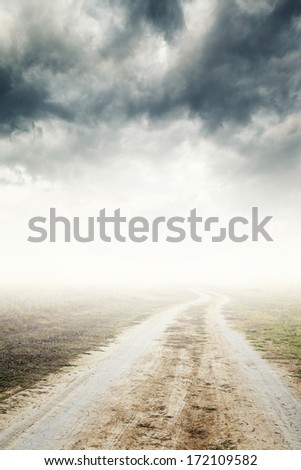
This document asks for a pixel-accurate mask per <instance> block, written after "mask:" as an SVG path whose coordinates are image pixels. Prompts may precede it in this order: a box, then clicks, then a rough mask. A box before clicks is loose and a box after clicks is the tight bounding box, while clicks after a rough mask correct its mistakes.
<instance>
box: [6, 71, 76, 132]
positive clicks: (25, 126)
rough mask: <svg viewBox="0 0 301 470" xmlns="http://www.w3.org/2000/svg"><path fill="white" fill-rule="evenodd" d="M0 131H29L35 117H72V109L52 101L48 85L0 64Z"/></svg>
mask: <svg viewBox="0 0 301 470" xmlns="http://www.w3.org/2000/svg"><path fill="white" fill-rule="evenodd" d="M0 103H1V106H0V135H8V134H10V133H12V132H13V131H28V130H29V129H30V128H31V127H32V125H33V123H34V121H35V120H37V119H45V118H47V117H51V116H56V117H58V118H61V119H64V120H66V119H71V117H72V114H71V110H68V109H65V108H64V106H62V105H60V104H59V103H55V102H53V101H52V98H51V96H50V93H49V91H48V90H47V86H46V85H45V84H42V83H38V81H35V82H33V81H31V80H27V79H26V77H25V76H24V70H17V69H16V68H14V67H13V66H8V65H6V66H0Z"/></svg>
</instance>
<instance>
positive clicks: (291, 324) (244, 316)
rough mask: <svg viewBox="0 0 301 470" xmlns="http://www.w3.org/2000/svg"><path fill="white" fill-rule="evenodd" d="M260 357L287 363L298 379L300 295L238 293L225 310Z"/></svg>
mask: <svg viewBox="0 0 301 470" xmlns="http://www.w3.org/2000/svg"><path fill="white" fill-rule="evenodd" d="M226 315H227V317H228V319H229V320H230V321H231V322H232V323H233V324H234V326H235V327H237V328H239V329H240V330H241V331H243V332H244V333H245V334H246V336H247V338H248V339H249V340H250V341H251V343H252V344H253V345H254V347H255V348H256V349H258V350H260V351H261V352H262V353H263V356H264V357H266V358H267V359H270V360H272V361H274V362H279V363H284V364H287V365H288V366H289V367H290V368H291V370H292V371H293V375H295V376H296V377H300V378H301V296H300V295H297V294H295V293H281V294H280V293H264V292H256V293H252V294H251V293H247V292H246V293H240V294H236V295H233V296H232V301H231V302H230V303H229V305H228V307H227V309H226Z"/></svg>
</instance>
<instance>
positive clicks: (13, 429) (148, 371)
mask: <svg viewBox="0 0 301 470" xmlns="http://www.w3.org/2000/svg"><path fill="white" fill-rule="evenodd" d="M225 302H226V299H225V298H222V297H220V296H218V295H216V294H208V293H207V294H202V295H201V297H200V298H198V300H196V301H192V302H189V303H186V304H183V305H180V306H178V307H177V308H173V309H170V310H167V311H165V312H162V313H161V314H159V315H155V316H153V317H151V318H149V319H148V320H146V321H145V322H143V323H141V324H139V325H136V326H134V327H131V328H129V329H128V330H126V331H125V332H124V333H123V334H122V335H120V337H119V338H118V340H117V341H116V342H114V343H112V344H111V345H110V346H109V347H108V348H107V349H106V350H105V351H104V352H95V353H92V354H91V355H90V356H86V357H85V358H82V359H81V360H80V361H79V364H78V366H77V367H76V368H74V370H72V371H71V372H70V373H69V374H66V373H65V374H60V375H58V376H57V377H56V379H55V382H54V383H53V384H52V387H51V388H50V387H49V385H48V386H45V387H42V388H40V389H37V391H36V392H33V393H29V394H28V396H25V397H24V400H23V403H21V405H20V407H19V408H15V409H14V410H13V412H12V413H11V414H8V415H7V416H6V418H5V420H3V429H2V431H1V437H0V447H1V448H2V449H68V448H69V449H70V448H77V449H93V448H94V449H95V448H98V449H99V448H103V449H112V448H123V449H125V448H128V449H147V448H148V449H202V448H212V449H246V448H249V449H291V448H293V449H301V404H300V401H299V399H298V398H297V397H296V396H294V395H293V392H292V391H290V390H289V389H288V387H287V385H286V384H285V383H284V381H283V380H282V379H281V378H280V376H279V375H278V374H277V371H275V370H273V369H272V368H271V366H270V365H269V364H267V363H266V362H265V361H264V360H263V359H261V357H260V356H259V354H258V353H257V352H255V351H254V350H253V349H252V348H251V347H250V345H249V344H248V342H247V341H246V340H245V338H244V337H243V336H242V335H241V334H240V333H238V332H236V331H234V330H233V329H232V328H231V327H230V326H229V325H228V324H227V322H226V321H225V320H224V318H223V315H222V310H223V306H224V304H225ZM50 382H51V381H50ZM50 382H49V383H50Z"/></svg>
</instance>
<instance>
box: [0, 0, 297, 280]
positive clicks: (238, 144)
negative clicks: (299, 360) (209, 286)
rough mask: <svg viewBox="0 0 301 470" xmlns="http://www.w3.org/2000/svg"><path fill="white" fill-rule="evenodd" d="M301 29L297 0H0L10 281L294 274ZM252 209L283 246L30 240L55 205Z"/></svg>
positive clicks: (0, 235)
mask: <svg viewBox="0 0 301 470" xmlns="http://www.w3.org/2000/svg"><path fill="white" fill-rule="evenodd" d="M300 36H301V2H300V1H296V0H279V1H276V0H227V1H223V0H216V1H215V0H182V1H181V0H144V1H141V0H127V1H121V0H85V1H83V0H51V1H48V0H47V1H46V0H39V1H38V0H22V2H20V1H19V0H11V1H10V2H7V1H4V0H0V224H1V227H0V228H1V232H0V240H1V248H0V255H1V259H2V262H1V270H0V278H1V279H2V281H13V280H16V281H24V280H26V281H35V282H36V281H40V280H44V281H47V280H49V279H54V278H57V279H58V280H59V282H63V281H64V282H67V281H69V280H70V281H72V280H74V281H79V282H82V281H87V280H88V281H89V282H90V281H91V282H92V280H93V281H95V282H103V281H104V280H113V281H117V280H118V282H122V281H125V280H127V281H128V280H129V279H131V280H132V281H133V282H137V281H138V280H141V279H144V278H145V279H149V280H157V281H159V282H161V281H164V280H180V281H181V280H182V279H185V280H188V281H190V280H193V281H195V282H201V283H202V282H208V283H229V282H232V281H233V282H237V281H239V282H242V283H244V284H246V285H251V284H252V285H253V284H254V285H255V284H258V283H262V282H265V283H271V284H273V283H278V284H279V283H280V284H295V283H298V282H299V281H300V280H301V276H300V275H299V274H300V268H299V267H300V263H301V249H300V240H301V224H300V204H301V197H300V196H301V184H300V183H301V181H300V180H301V178H300V177H301V168H300V163H301V152H300V148H301V132H300V130H301V129H300V128H301V111H300V110H301V107H300V104H301V103H300V96H301V95H300V80H301V54H300V44H301V42H300V40H301V37H300ZM252 206H258V207H259V208H260V212H261V213H262V215H263V216H265V215H273V223H272V225H271V230H272V231H273V238H274V240H275V241H274V242H273V243H270V244H269V243H267V242H265V241H262V242H261V243H255V244H251V243H246V244H244V245H238V244H228V243H226V244H224V245H223V244H219V246H218V247H217V246H212V245H206V244H202V245H199V244H191V243H186V242H185V243H183V244H181V245H180V244H176V245H175V246H169V245H168V244H166V243H159V244H158V245H154V244H145V245H142V244H141V245H139V246H138V245H135V244H131V243H126V244H124V245H118V244H112V245H110V246H108V245H105V246H104V244H102V243H101V242H95V243H93V244H90V245H89V246H87V245H85V246H82V245H79V244H76V243H72V244H71V245H70V246H69V245H64V244H62V243H57V244H52V245H50V244H49V243H47V242H45V243H44V244H39V245H37V244H34V245H31V244H29V243H28V242H27V237H28V235H29V231H28V227H27V224H28V220H29V218H31V217H34V216H37V215H43V216H46V217H47V215H48V212H49V208H50V207H56V208H57V211H58V212H59V213H62V215H66V216H69V217H72V216H76V215H79V216H82V217H83V221H84V220H85V217H88V216H96V215H97V211H98V210H99V209H101V208H103V207H106V208H107V209H108V211H109V210H113V209H115V208H118V207H120V208H121V210H122V212H123V213H124V214H125V215H127V216H133V215H147V216H149V217H156V216H159V215H168V216H171V215H181V216H184V217H185V216H187V215H188V211H189V210H190V209H193V208H197V209H198V212H199V213H200V215H206V216H214V215H217V216H221V217H224V218H226V219H227V217H228V218H229V217H231V216H236V215H245V216H248V215H249V213H250V208H251V207H252ZM83 224H84V222H83Z"/></svg>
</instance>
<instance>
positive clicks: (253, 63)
mask: <svg viewBox="0 0 301 470" xmlns="http://www.w3.org/2000/svg"><path fill="white" fill-rule="evenodd" d="M300 14H301V2H296V1H295V0H282V1H280V2H278V3H277V4H276V6H275V7H274V9H273V10H272V11H271V12H269V13H262V12H259V13H252V14H250V13H248V12H247V11H245V10H243V9H241V8H240V7H239V6H238V4H237V2H236V1H235V0H229V1H227V2H222V4H221V5H220V7H219V10H218V14H217V18H216V21H215V24H214V26H213V27H212V29H211V31H210V32H209V34H208V35H207V38H205V42H204V43H203V44H201V45H200V47H198V48H196V49H195V50H194V52H193V54H192V55H191V56H190V57H189V58H187V59H186V60H185V59H184V61H183V62H182V63H180V64H179V66H178V67H177V68H175V69H174V70H172V71H171V72H170V73H169V74H168V76H167V79H166V81H165V84H164V94H163V95H162V96H161V97H159V99H158V100H156V99H154V101H153V105H151V106H150V110H149V112H150V114H151V115H153V116H160V115H162V114H165V113H166V111H170V110H172V109H174V108H176V107H181V106H182V107H185V108H187V109H188V110H189V111H190V112H191V114H192V115H194V116H195V115H196V116H200V117H201V118H202V119H204V121H205V123H206V124H207V127H208V128H209V129H216V127H218V126H219V125H221V124H222V123H223V122H225V121H233V122H236V123H237V124H239V125H243V124H246V123H247V122H248V121H249V120H250V118H251V117H252V115H253V114H254V113H255V112H257V111H258V110H260V109H265V110H267V111H273V112H277V113H279V114H284V115H285V114H286V113H289V112H290V111H291V110H292V108H294V107H295V105H296V104H297V103H296V99H298V98H299V92H300V76H299V63H300V40H301V35H300V29H298V27H297V23H296V21H297V19H300ZM174 90H176V91H174Z"/></svg>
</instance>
